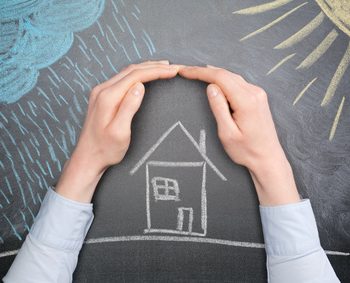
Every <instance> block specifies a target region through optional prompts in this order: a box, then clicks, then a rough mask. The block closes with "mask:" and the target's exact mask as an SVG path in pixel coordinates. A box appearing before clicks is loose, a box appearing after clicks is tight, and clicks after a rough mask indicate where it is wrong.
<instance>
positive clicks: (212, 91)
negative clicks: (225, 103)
mask: <svg viewBox="0 0 350 283" xmlns="http://www.w3.org/2000/svg"><path fill="white" fill-rule="evenodd" d="M219 93H220V90H219V87H218V86H217V85H216V84H209V85H208V86H207V94H208V97H209V98H215V97H217V96H218V95H219Z"/></svg>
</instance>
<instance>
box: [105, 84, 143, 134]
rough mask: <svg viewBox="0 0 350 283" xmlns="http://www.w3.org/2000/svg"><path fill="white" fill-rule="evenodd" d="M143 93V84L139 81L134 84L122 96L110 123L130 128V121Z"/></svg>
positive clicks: (138, 106) (125, 128)
mask: <svg viewBox="0 0 350 283" xmlns="http://www.w3.org/2000/svg"><path fill="white" fill-rule="evenodd" d="M144 94H145V86H144V85H143V83H141V82H137V83H136V84H134V85H133V86H132V87H131V88H130V89H129V90H128V92H127V93H126V95H125V96H124V98H123V100H122V102H121V103H120V105H119V109H118V112H117V114H116V116H115V118H114V119H113V121H112V123H113V124H114V125H115V126H116V127H118V128H119V129H124V130H128V129H130V128H131V121H132V119H133V118H134V116H135V114H136V112H137V111H138V110H139V108H140V106H141V103H142V100H143V97H144Z"/></svg>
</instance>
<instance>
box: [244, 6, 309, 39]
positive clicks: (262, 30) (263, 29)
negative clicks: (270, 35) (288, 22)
mask: <svg viewBox="0 0 350 283" xmlns="http://www.w3.org/2000/svg"><path fill="white" fill-rule="evenodd" d="M307 3H308V2H304V3H302V4H300V5H299V6H297V7H295V8H294V9H292V10H290V11H288V12H286V13H285V14H283V15H282V16H280V17H278V18H277V19H275V20H273V21H272V22H270V23H269V24H267V25H265V26H263V27H262V28H260V29H258V30H256V31H253V32H252V33H250V34H248V35H246V36H245V37H243V38H241V39H240V40H239V41H244V40H246V39H248V38H250V37H253V36H255V35H257V34H259V33H262V32H264V31H265V30H268V29H269V28H271V27H273V26H274V25H275V24H277V23H279V22H280V21H282V20H283V19H285V18H286V17H288V16H289V15H290V14H292V13H294V12H295V11H297V10H298V9H300V8H301V7H303V6H304V5H306V4H307Z"/></svg>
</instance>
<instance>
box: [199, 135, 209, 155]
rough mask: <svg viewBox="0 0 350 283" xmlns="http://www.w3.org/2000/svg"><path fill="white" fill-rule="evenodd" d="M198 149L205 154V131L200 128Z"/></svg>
mask: <svg viewBox="0 0 350 283" xmlns="http://www.w3.org/2000/svg"><path fill="white" fill-rule="evenodd" d="M199 150H200V152H202V153H203V154H206V151H207V150H206V146H205V131H204V130H201V131H200V133H199Z"/></svg>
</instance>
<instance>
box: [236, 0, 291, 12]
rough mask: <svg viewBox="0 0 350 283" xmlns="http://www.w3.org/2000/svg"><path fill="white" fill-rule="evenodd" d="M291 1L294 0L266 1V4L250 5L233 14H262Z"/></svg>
mask: <svg viewBox="0 0 350 283" xmlns="http://www.w3.org/2000/svg"><path fill="white" fill-rule="evenodd" d="M291 1H293V0H276V1H272V2H268V3H265V4H261V5H258V6H253V7H249V8H246V9H242V10H238V11H235V12H232V14H239V15H255V14H260V13H263V12H266V11H270V10H273V9H276V8H279V7H281V6H284V5H286V4H287V3H289V2H291Z"/></svg>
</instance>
